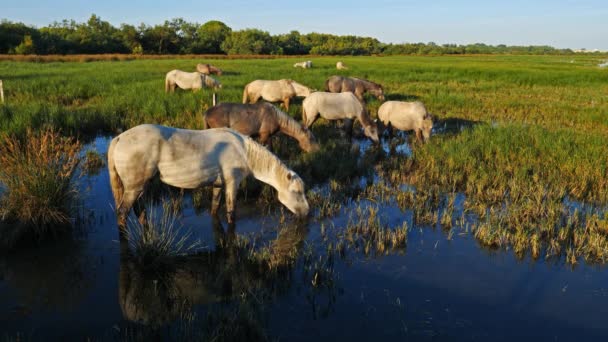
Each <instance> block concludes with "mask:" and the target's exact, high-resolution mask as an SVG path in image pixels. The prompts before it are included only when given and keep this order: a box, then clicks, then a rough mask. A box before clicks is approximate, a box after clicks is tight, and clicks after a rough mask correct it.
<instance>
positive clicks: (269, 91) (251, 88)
mask: <svg viewBox="0 0 608 342" xmlns="http://www.w3.org/2000/svg"><path fill="white" fill-rule="evenodd" d="M310 93H311V89H310V88H308V87H306V86H304V85H302V84H300V83H298V82H296V81H293V80H287V79H282V80H277V81H268V80H255V81H253V82H250V83H248V84H247V85H246V86H245V89H244V90H243V103H247V102H249V103H256V102H258V100H259V99H260V98H263V99H264V100H266V101H268V102H279V101H281V102H283V106H284V107H285V110H289V100H290V99H291V98H292V97H295V96H303V97H306V96H308V95H310Z"/></svg>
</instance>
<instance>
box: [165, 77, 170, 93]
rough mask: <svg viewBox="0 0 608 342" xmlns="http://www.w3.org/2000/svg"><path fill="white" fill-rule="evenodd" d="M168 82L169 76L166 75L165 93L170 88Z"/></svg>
mask: <svg viewBox="0 0 608 342" xmlns="http://www.w3.org/2000/svg"><path fill="white" fill-rule="evenodd" d="M170 82H171V81H169V74H167V76H165V93H168V92H169V89H170V87H171V85H170Z"/></svg>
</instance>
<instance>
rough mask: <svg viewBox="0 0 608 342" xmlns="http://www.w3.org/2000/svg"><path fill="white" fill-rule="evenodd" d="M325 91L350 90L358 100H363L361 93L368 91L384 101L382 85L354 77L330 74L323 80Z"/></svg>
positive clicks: (343, 91) (338, 91) (342, 91)
mask: <svg viewBox="0 0 608 342" xmlns="http://www.w3.org/2000/svg"><path fill="white" fill-rule="evenodd" d="M325 91H327V92H330V93H345V92H351V93H353V94H355V96H357V98H358V99H359V101H361V102H363V94H364V93H365V92H370V93H371V94H372V95H374V96H375V97H377V98H378V100H380V101H384V90H383V89H382V86H381V85H379V84H377V83H374V82H370V81H368V80H364V79H361V78H355V77H345V76H331V77H330V78H328V79H327V81H325Z"/></svg>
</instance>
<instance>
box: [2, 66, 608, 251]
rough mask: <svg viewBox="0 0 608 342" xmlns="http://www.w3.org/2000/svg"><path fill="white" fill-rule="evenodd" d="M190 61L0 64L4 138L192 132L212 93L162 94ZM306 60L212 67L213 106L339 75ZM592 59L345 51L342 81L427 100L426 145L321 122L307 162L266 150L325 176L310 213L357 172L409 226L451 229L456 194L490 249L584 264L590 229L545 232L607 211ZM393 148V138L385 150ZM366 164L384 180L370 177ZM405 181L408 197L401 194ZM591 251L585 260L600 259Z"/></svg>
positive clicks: (285, 147)
mask: <svg viewBox="0 0 608 342" xmlns="http://www.w3.org/2000/svg"><path fill="white" fill-rule="evenodd" d="M84 57H85V58H86V56H84ZM182 57H183V58H184V59H182ZM190 57H191V58H189V56H180V57H179V58H170V59H165V58H164V57H160V59H141V60H132V61H129V62H124V61H113V59H115V58H114V57H112V56H106V57H102V58H101V59H106V61H93V60H91V61H90V62H89V63H71V62H63V63H59V62H52V61H50V60H49V63H45V64H40V63H20V62H15V61H2V62H0V73H2V74H3V80H4V82H5V91H6V93H7V103H6V105H4V106H1V107H0V131H3V132H10V133H15V134H18V135H23V134H24V132H25V131H26V130H27V128H28V127H30V128H32V129H34V130H37V129H40V128H41V127H44V126H45V125H51V126H54V127H61V128H62V129H63V132H64V133H66V134H76V133H79V134H93V133H96V132H99V131H101V132H115V131H116V130H119V129H127V128H129V127H132V126H135V125H137V124H141V123H158V124H164V125H172V126H177V127H184V128H191V129H200V128H202V120H201V117H202V113H203V112H204V111H205V110H206V109H207V108H209V107H210V105H211V98H212V92H211V91H208V90H203V91H200V92H197V93H193V92H189V91H177V92H176V93H174V94H165V93H164V90H163V80H164V75H165V73H166V72H167V71H168V70H171V69H176V68H177V69H182V70H186V71H188V70H193V69H194V66H195V65H196V63H199V62H200V59H201V58H203V57H201V56H190ZM142 58H145V57H142ZM204 58H207V57H204ZM312 58H313V63H314V65H315V67H314V68H312V69H309V70H301V69H294V68H293V67H292V65H293V63H292V62H291V60H289V59H284V58H277V59H255V60H252V59H221V60H216V61H214V64H217V66H219V67H220V68H222V69H223V70H224V71H226V72H225V74H224V75H223V76H221V77H218V78H219V79H220V80H221V82H222V83H223V85H224V87H223V88H222V90H221V91H220V92H219V98H220V101H221V102H240V101H241V97H242V89H243V86H244V85H245V84H247V83H248V82H250V81H251V80H254V79H277V78H291V79H294V80H297V81H298V82H300V83H302V84H305V85H307V86H309V87H312V88H315V89H319V90H322V89H323V88H324V81H325V80H326V79H327V77H329V76H331V75H333V74H336V73H337V72H336V70H335V62H336V60H335V58H334V57H312ZM599 58H600V57H590V56H567V57H564V56H442V57H433V58H429V57H417V56H409V57H400V56H391V57H341V58H340V59H341V60H342V61H343V62H344V63H346V64H347V65H349V67H350V69H349V70H348V71H345V72H344V74H346V75H349V76H356V77H362V78H367V79H369V80H372V81H375V82H378V83H381V84H382V85H383V86H384V89H385V92H386V94H387V98H389V99H391V100H403V101H412V100H420V101H422V102H424V103H425V105H426V106H427V108H428V109H429V111H430V112H431V113H433V114H434V116H435V118H436V119H437V120H436V123H437V125H436V127H435V128H436V129H435V134H434V135H433V137H432V138H431V140H430V143H429V144H423V145H422V144H410V145H411V146H410V147H411V150H412V155H411V157H409V156H407V155H403V154H394V153H390V155H389V156H383V155H381V153H378V151H374V150H373V149H367V150H366V151H365V152H362V151H361V150H359V149H353V148H352V146H350V144H349V142H348V141H346V139H344V136H343V134H342V133H341V132H340V131H339V129H336V128H335V127H334V126H333V124H330V123H328V122H326V121H324V120H322V119H320V120H318V121H317V122H316V123H315V124H314V125H313V127H312V130H313V132H314V134H315V136H316V137H317V139H318V140H319V142H320V143H321V146H322V149H321V151H319V152H317V153H313V154H303V153H301V151H300V150H299V148H298V147H297V144H296V143H295V142H294V141H291V140H290V139H289V138H287V137H276V138H275V139H274V141H275V146H276V148H275V151H276V153H277V154H278V155H279V156H280V158H281V159H282V160H284V161H286V163H287V164H288V165H289V166H290V167H291V168H293V169H295V170H296V171H297V172H298V173H299V174H300V175H301V176H302V178H303V179H304V180H305V182H306V185H307V187H308V188H309V189H310V188H311V187H313V186H314V185H318V184H325V183H328V182H330V181H331V182H336V183H337V184H338V186H335V187H334V188H335V191H332V192H330V194H329V195H327V194H324V193H323V194H321V193H317V194H315V193H311V203H314V206H315V207H318V208H321V210H320V211H319V216H320V217H329V216H332V215H335V214H336V213H337V212H339V211H340V208H341V207H342V203H344V202H345V201H348V200H349V198H348V197H349V196H342V195H341V194H340V192H344V191H346V192H348V191H349V190H348V189H350V188H351V186H352V184H353V182H355V181H356V180H357V179H358V177H361V176H364V177H367V178H368V179H373V181H374V183H375V184H374V185H373V186H369V185H368V187H367V189H365V190H364V191H363V192H362V194H359V193H355V191H353V193H354V194H355V196H357V195H358V196H359V197H360V198H363V197H361V196H365V198H366V199H369V200H371V201H385V200H390V201H392V200H395V201H396V202H397V204H398V205H399V207H401V208H402V209H403V210H412V211H413V214H414V222H415V223H416V224H423V225H431V226H436V225H441V226H443V227H444V228H446V229H447V228H449V227H450V226H452V225H454V220H453V216H454V215H457V216H459V217H461V218H462V217H464V216H463V214H462V213H460V212H458V211H457V210H453V211H452V210H451V209H450V199H449V196H451V195H450V194H454V193H460V194H463V195H464V196H465V198H466V202H465V204H464V206H465V208H464V210H465V211H466V212H467V215H473V214H474V215H475V216H476V217H477V218H478V219H479V225H480V227H481V228H479V230H477V231H476V234H477V236H478V239H479V241H488V243H487V245H489V246H494V245H500V246H502V247H504V248H513V249H516V250H517V251H518V252H517V253H518V254H522V252H523V251H526V252H525V253H528V252H529V253H531V255H538V256H539V257H540V256H542V255H543V254H545V253H546V254H550V255H554V254H556V253H557V254H558V255H560V256H563V255H566V254H567V255H568V259H569V260H571V261H574V260H575V259H576V258H577V256H578V257H581V256H584V254H585V253H584V252H583V251H582V250H580V248H585V249H586V250H588V251H594V252H593V253H591V254H593V255H600V254H601V253H599V252H600V251H601V248H600V247H601V246H602V243H601V241H603V240H602V235H601V234H600V233H596V232H595V230H592V229H588V230H584V229H578V228H577V229H575V231H576V232H577V234H579V235H575V234H574V233H573V234H566V233H562V235H563V236H576V241H589V243H586V244H585V245H584V246H585V247H581V246H583V245H580V244H568V243H569V242H567V241H570V240H569V239H570V238H564V239H562V240H563V242H560V241H562V240H559V239H558V240H555V239H553V238H550V237H551V236H554V235H552V234H553V233H550V232H551V231H552V230H553V231H557V232H559V231H562V229H566V228H564V227H566V226H567V224H565V223H564V222H568V221H576V220H574V219H572V214H571V213H568V211H567V210H565V209H564V201H565V199H567V198H568V199H571V200H574V201H579V202H581V203H586V204H588V205H590V206H595V207H605V206H606V205H608V181H607V179H608V177H607V170H608V158H607V157H606V156H608V146H607V145H606V144H605V141H606V137H607V135H608V119H607V117H606V115H605V111H606V110H605V109H606V108H608V98H607V97H606V96H604V94H606V93H608V84H607V83H606V82H605V79H606V75H607V74H606V70H605V69H600V68H597V64H598V63H600V60H599ZM116 59H119V58H116ZM51 60H52V58H51ZM572 61H574V63H571V62H572ZM66 79H69V80H70V82H66ZM91 79H94V80H95V82H91V81H90V80H91ZM366 100H367V107H368V109H369V111H370V114H371V116H372V117H375V116H376V113H377V109H378V107H379V106H380V102H379V101H377V100H375V99H374V98H373V97H370V96H366ZM301 110H302V109H301V99H296V100H295V101H294V102H293V105H292V106H290V110H289V114H290V115H291V116H292V117H294V118H296V119H297V120H301ZM393 145H394V144H391V143H389V146H390V147H391V149H392V146H393ZM373 170H375V171H376V173H377V175H378V178H379V179H380V180H381V182H377V181H376V179H374V178H373V177H374V175H373ZM382 183H383V184H382ZM404 184H407V185H411V187H412V188H413V189H415V190H413V191H409V190H408V191H405V190H401V186H402V185H404ZM241 191H242V192H241V194H244V197H243V196H241V194H239V198H240V199H241V198H251V199H254V200H255V201H257V202H258V203H261V204H262V206H264V208H267V207H271V206H276V205H277V201H276V194H274V192H273V191H272V189H270V188H268V187H266V186H265V185H260V184H259V182H249V181H247V182H246V184H244V185H242V188H241ZM309 193H310V192H309ZM445 194H448V195H447V196H448V197H447V199H446V195H445ZM351 198H352V197H351ZM577 220H578V221H579V222H578V223H573V225H574V226H576V227H581V226H583V227H584V226H585V224H586V217H585V216H584V215H583V217H582V218H581V219H577ZM456 225H458V224H456ZM469 226H470V225H469ZM486 226H487V227H488V228H484V227H486ZM539 227H540V228H539ZM486 231H487V232H486ZM567 231H569V230H567ZM484 232H486V233H484ZM514 232H516V234H515V233H514ZM581 232H582V233H581ZM580 234H583V235H580ZM557 235H559V233H558V234H557ZM509 236H517V239H513V238H509ZM486 237H489V238H486ZM583 237H584V239H583ZM572 239H574V238H572ZM518 241H525V243H524V242H518ZM572 241H574V240H572ZM484 245H486V244H484ZM558 251H559V252H558ZM525 253H523V254H525ZM591 254H589V258H590V260H591V259H597V260H601V257H600V258H597V257H593V258H592V255H591Z"/></svg>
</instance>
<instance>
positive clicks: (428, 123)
mask: <svg viewBox="0 0 608 342" xmlns="http://www.w3.org/2000/svg"><path fill="white" fill-rule="evenodd" d="M432 130H433V120H431V119H430V118H429V119H424V120H422V137H423V138H424V142H429V139H430V138H431V131H432Z"/></svg>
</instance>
